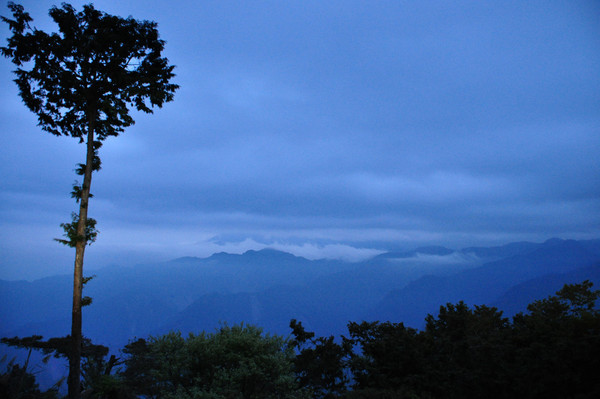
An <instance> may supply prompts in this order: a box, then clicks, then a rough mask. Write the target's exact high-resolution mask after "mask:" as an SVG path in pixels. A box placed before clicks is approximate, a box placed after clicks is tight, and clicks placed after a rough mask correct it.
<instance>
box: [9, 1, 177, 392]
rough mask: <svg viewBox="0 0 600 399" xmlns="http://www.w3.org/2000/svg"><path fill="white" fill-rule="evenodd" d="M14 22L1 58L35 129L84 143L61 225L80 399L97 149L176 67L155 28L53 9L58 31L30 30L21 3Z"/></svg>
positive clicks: (171, 87) (89, 8) (72, 373)
mask: <svg viewBox="0 0 600 399" xmlns="http://www.w3.org/2000/svg"><path fill="white" fill-rule="evenodd" d="M8 7H9V9H10V10H11V12H12V14H13V19H9V18H6V17H2V20H3V21H4V22H6V23H7V24H8V25H9V28H10V31H11V32H12V36H11V37H10V38H8V44H7V46H6V47H1V48H0V51H1V52H2V55H4V56H5V57H7V58H9V59H11V61H12V62H13V63H14V64H16V65H17V67H18V68H17V69H16V70H15V71H14V72H15V74H16V79H15V82H16V83H17V86H18V88H19V95H20V96H21V98H22V100H23V102H24V103H25V105H26V106H27V107H28V108H29V109H30V110H31V111H32V112H34V113H35V114H36V115H37V116H38V122H39V123H38V125H39V126H40V127H41V128H42V129H43V130H45V131H47V132H49V133H51V134H54V135H56V136H63V135H64V136H71V137H74V138H77V139H78V140H79V142H81V143H83V142H85V144H86V160H85V164H79V168H78V169H77V172H78V174H80V175H82V176H83V184H82V185H81V186H79V184H76V186H75V187H74V190H73V193H72V195H73V196H74V197H75V198H76V199H77V201H78V202H79V213H78V214H75V216H74V217H73V221H72V223H66V224H64V225H62V226H63V228H64V229H65V235H66V237H67V240H64V243H66V244H68V245H70V246H73V247H75V267H74V274H73V308H72V328H71V338H72V345H73V346H72V352H71V354H70V356H69V378H68V383H69V398H72V399H74V398H79V397H80V367H81V365H80V363H81V342H82V341H81V340H82V338H81V337H82V335H81V304H82V286H83V257H84V252H85V247H86V244H88V243H90V242H91V241H92V240H93V238H95V230H94V225H95V221H91V220H90V219H89V218H88V201H89V198H90V197H91V194H90V186H91V182H92V172H93V171H97V170H99V169H100V158H99V157H98V150H99V148H100V147H101V145H102V142H103V141H104V140H105V139H106V138H107V137H110V136H118V135H119V134H120V133H121V132H123V131H124V129H125V128H126V127H128V126H130V125H132V124H133V123H134V120H133V118H132V117H131V115H130V114H129V110H130V108H135V109H137V110H138V111H142V112H146V113H151V112H152V108H153V107H154V106H157V107H162V105H163V104H164V103H165V102H168V101H171V100H172V99H173V95H174V92H175V91H176V89H177V88H178V86H177V85H175V84H172V83H170V81H171V79H172V78H173V77H174V76H175V75H174V74H173V69H174V66H171V65H169V63H168V60H167V59H166V58H164V57H162V55H161V53H162V51H163V49H164V44H165V42H164V41H163V40H161V39H159V35H158V30H157V24H156V23H155V22H151V21H138V20H135V19H133V18H131V17H129V18H126V19H124V18H121V17H118V16H113V15H109V14H106V13H104V12H101V11H98V10H96V9H94V7H93V5H91V4H90V5H86V6H83V10H82V11H80V12H77V11H76V10H75V9H74V8H73V7H72V6H71V5H69V4H65V3H63V4H62V6H61V7H60V8H59V7H53V8H51V9H50V12H49V14H50V17H52V19H53V20H54V21H55V22H56V23H57V25H58V30H59V32H58V33H46V32H43V31H41V30H38V29H36V28H35V27H32V26H31V25H30V23H31V22H32V21H33V20H32V18H31V17H30V15H29V14H28V13H27V12H25V11H24V9H23V7H22V6H21V5H17V4H14V3H12V2H11V3H9V4H8Z"/></svg>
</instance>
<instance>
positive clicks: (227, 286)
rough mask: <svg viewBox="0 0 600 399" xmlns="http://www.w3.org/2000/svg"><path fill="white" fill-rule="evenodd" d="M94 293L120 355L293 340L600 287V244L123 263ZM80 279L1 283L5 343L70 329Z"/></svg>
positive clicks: (270, 253)
mask: <svg viewBox="0 0 600 399" xmlns="http://www.w3.org/2000/svg"><path fill="white" fill-rule="evenodd" d="M95 274H96V277H95V278H94V279H93V280H91V281H90V282H89V283H88V284H87V285H86V287H85V289H84V294H85V295H89V296H91V297H92V298H93V303H92V305H91V306H89V307H86V308H84V334H85V335H86V336H87V337H89V338H91V339H92V340H93V341H94V342H95V343H98V344H103V345H107V346H109V347H111V348H113V349H118V348H121V347H122V346H123V345H125V344H126V343H127V342H128V340H130V339H133V338H134V337H145V336H147V335H149V334H161V333H165V332H168V331H170V330H180V331H182V332H184V333H186V332H192V331H193V332H198V331H201V330H207V331H212V330H214V329H215V328H216V327H218V326H219V323H229V324H232V323H240V322H245V323H249V324H256V325H258V326H261V327H263V328H264V329H265V330H266V331H268V332H270V333H277V334H282V335H284V336H287V335H288V334H289V332H290V331H289V328H288V325H289V321H290V319H292V318H295V319H298V320H300V321H302V322H303V324H304V325H305V326H306V328H307V329H308V330H312V331H315V332H317V334H320V335H330V334H340V333H343V332H344V330H345V326H346V324H347V322H348V321H361V320H367V321H374V320H381V321H384V320H389V321H393V322H405V324H407V325H410V326H413V327H417V328H420V327H422V325H423V319H424V318H425V316H426V315H427V314H428V313H433V314H435V313H436V312H437V311H438V309H439V306H440V305H443V304H446V303H447V302H452V303H455V302H458V301H460V300H464V301H465V302H467V303H468V304H489V305H494V306H498V307H499V308H500V309H504V308H506V309H505V310H506V311H507V314H509V315H512V314H514V313H516V312H518V311H523V310H525V306H526V304H528V303H530V302H531V301H532V300H535V299H540V298H543V297H545V296H547V295H550V294H552V293H554V292H555V291H556V290H557V289H559V288H560V287H561V286H562V285H563V284H564V283H571V282H579V281H582V280H584V279H590V280H592V281H594V282H595V283H596V285H598V284H600V240H587V241H574V240H560V239H552V240H548V241H546V242H544V243H527V242H522V243H511V244H507V245H504V246H500V247H490V248H465V249H461V250H452V249H448V248H443V247H426V248H418V249H415V250H413V251H407V252H389V253H384V254H381V255H378V256H375V257H373V258H371V259H369V260H367V261H363V262H359V263H351V262H344V261H339V260H308V259H305V258H302V257H298V256H294V255H291V254H288V253H284V252H281V251H276V250H272V249H265V250H261V251H248V252H246V253H244V254H241V255H232V254H227V253H218V254H214V255H212V256H210V257H207V258H193V257H186V258H180V259H175V260H173V261H170V262H165V263H155V264H146V265H137V266H133V267H131V266H118V267H117V266H113V267H109V268H105V269H101V270H98V271H96V272H95ZM71 284H72V277H71V276H66V275H65V276H53V277H48V278H44V279H40V280H35V281H32V282H27V281H1V280H0V319H1V320H2V323H1V325H0V336H3V337H6V336H15V335H18V336H27V335H32V334H39V335H43V336H45V337H52V336H64V335H67V334H68V332H69V326H70V313H69V310H70V304H71V300H72V299H71V290H72V286H71Z"/></svg>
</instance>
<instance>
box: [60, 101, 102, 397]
mask: <svg viewBox="0 0 600 399" xmlns="http://www.w3.org/2000/svg"><path fill="white" fill-rule="evenodd" d="M88 114H89V122H88V135H87V143H86V144H87V154H86V159H85V173H84V176H83V184H82V186H81V200H80V203H79V220H78V222H77V241H76V245H75V271H74V273H73V312H72V319H71V320H72V321H71V340H72V347H71V352H70V356H69V378H68V380H67V384H68V388H69V392H68V397H69V399H80V398H81V343H82V333H81V324H82V321H81V298H82V290H83V255H84V253H85V246H86V244H87V241H86V225H87V214H88V200H89V197H90V185H91V183H92V169H93V162H94V155H95V151H94V129H95V121H96V112H95V110H92V111H91V112H89V113H88Z"/></svg>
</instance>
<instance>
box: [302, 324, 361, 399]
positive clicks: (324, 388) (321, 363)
mask: <svg viewBox="0 0 600 399" xmlns="http://www.w3.org/2000/svg"><path fill="white" fill-rule="evenodd" d="M290 328H291V329H292V335H293V337H294V338H293V339H292V340H291V341H290V346H291V347H292V348H294V349H296V350H297V351H298V353H297V355H296V358H295V359H294V367H295V370H296V376H297V378H298V382H299V383H300V385H301V386H303V387H306V388H308V389H310V390H311V391H312V394H313V398H325V399H329V398H335V397H339V396H340V395H341V394H343V393H344V392H346V390H347V389H348V386H347V385H348V382H349V380H348V374H347V372H346V361H347V357H348V355H349V353H350V351H351V348H350V346H349V345H350V343H349V342H347V341H344V340H342V343H337V342H335V340H334V337H333V336H329V337H318V338H315V334H314V333H313V332H309V331H306V330H305V329H304V326H302V323H301V322H299V321H296V320H291V321H290Z"/></svg>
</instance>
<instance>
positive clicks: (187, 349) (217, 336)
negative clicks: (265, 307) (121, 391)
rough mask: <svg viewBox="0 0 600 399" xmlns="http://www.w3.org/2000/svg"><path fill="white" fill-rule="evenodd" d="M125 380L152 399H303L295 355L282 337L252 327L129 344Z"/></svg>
mask: <svg viewBox="0 0 600 399" xmlns="http://www.w3.org/2000/svg"><path fill="white" fill-rule="evenodd" d="M124 353H126V354H127V355H129V357H128V359H127V360H126V366H127V368H126V370H125V372H124V374H123V375H124V377H125V381H126V382H127V384H128V385H129V386H130V387H131V388H132V389H133V390H134V391H135V392H136V393H137V394H138V395H143V396H145V397H148V398H184V399H186V398H190V399H192V398H193V399H200V398H202V399H205V398H215V399H216V398H249V399H250V398H256V399H259V398H265V399H268V398H301V397H307V396H306V394H305V392H303V391H302V390H301V389H300V388H299V386H298V384H297V383H296V381H295V374H294V372H293V367H292V362H293V358H294V353H293V351H292V350H291V348H289V347H288V345H287V344H286V342H285V340H284V339H283V338H281V337H279V336H270V335H265V334H263V332H262V330H261V329H259V328H257V327H254V326H244V325H235V326H232V327H229V326H226V325H225V326H222V327H221V328H220V329H219V330H218V331H217V332H215V333H212V334H207V333H204V332H203V333H200V334H198V335H194V334H190V335H189V336H188V337H187V338H184V337H182V336H181V334H180V333H176V332H172V333H169V334H166V335H163V336H159V337H152V338H149V339H148V340H144V339H140V340H137V341H135V342H131V343H130V344H129V345H127V346H126V347H125V349H124Z"/></svg>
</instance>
